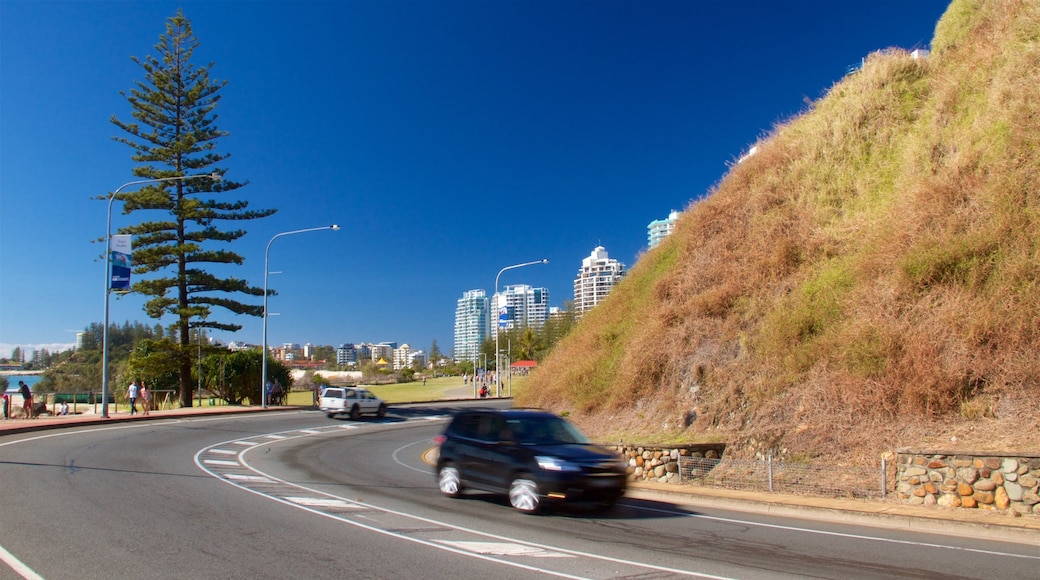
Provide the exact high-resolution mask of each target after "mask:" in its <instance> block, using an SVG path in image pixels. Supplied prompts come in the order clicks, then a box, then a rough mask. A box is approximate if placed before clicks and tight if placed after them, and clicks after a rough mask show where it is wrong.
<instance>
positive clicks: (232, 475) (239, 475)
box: [224, 473, 271, 483]
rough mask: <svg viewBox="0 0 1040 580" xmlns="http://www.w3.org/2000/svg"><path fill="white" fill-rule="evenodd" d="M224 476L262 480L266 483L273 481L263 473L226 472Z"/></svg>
mask: <svg viewBox="0 0 1040 580" xmlns="http://www.w3.org/2000/svg"><path fill="white" fill-rule="evenodd" d="M224 477H226V478H228V479H233V480H235V481H262V482H265V483H271V479H270V478H267V477H264V476H262V475H242V474H241V473H226V474H224Z"/></svg>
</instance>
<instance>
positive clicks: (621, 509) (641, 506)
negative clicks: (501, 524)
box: [452, 491, 699, 520]
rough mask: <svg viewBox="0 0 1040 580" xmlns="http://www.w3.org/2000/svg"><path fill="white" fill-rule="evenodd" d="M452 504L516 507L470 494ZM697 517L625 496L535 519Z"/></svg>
mask: <svg viewBox="0 0 1040 580" xmlns="http://www.w3.org/2000/svg"><path fill="white" fill-rule="evenodd" d="M452 501H464V502H470V501H472V502H484V503H489V504H495V505H497V506H501V507H502V508H504V509H507V510H512V509H513V507H512V506H510V505H509V499H508V498H507V497H505V496H503V495H499V494H494V493H489V492H480V491H467V492H466V493H465V494H463V495H461V496H459V497H457V498H453V499H452ZM695 515H699V512H696V511H693V510H690V509H688V508H687V507H682V506H679V505H677V504H674V503H670V502H664V501H656V500H649V499H641V498H640V499H636V498H631V497H622V498H621V499H619V500H618V502H617V503H616V504H615V505H613V506H611V507H609V508H604V507H602V506H598V505H595V504H591V503H583V502H574V503H560V504H554V505H549V506H544V507H543V508H542V509H541V510H540V511H539V512H538V513H537V514H536V515H535V516H534V517H561V518H568V519H596V520H658V519H665V518H682V517H689V516H695Z"/></svg>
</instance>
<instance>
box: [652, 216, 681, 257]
mask: <svg viewBox="0 0 1040 580" xmlns="http://www.w3.org/2000/svg"><path fill="white" fill-rule="evenodd" d="M678 219H679V212H677V211H675V210H674V209H673V210H672V212H671V213H669V214H668V218H667V219H663V220H654V221H652V222H650V225H648V226H646V229H647V237H648V238H649V240H650V249H651V250H652V249H654V248H656V247H657V244H660V243H661V240H663V239H665V238H667V237H668V236H669V235H671V233H672V231H674V230H675V222H676V221H677V220H678Z"/></svg>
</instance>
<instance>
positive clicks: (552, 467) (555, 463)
mask: <svg viewBox="0 0 1040 580" xmlns="http://www.w3.org/2000/svg"><path fill="white" fill-rule="evenodd" d="M534 460H535V461H537V462H538V467H541V468H542V469H544V470H546V471H565V472H573V471H581V467H579V466H577V465H575V464H573V463H571V462H570V461H565V460H563V459H560V458H559V457H548V456H545V455H539V456H538V457H535V458H534Z"/></svg>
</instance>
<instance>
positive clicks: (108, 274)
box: [101, 172, 221, 419]
mask: <svg viewBox="0 0 1040 580" xmlns="http://www.w3.org/2000/svg"><path fill="white" fill-rule="evenodd" d="M199 177H204V178H209V179H212V180H213V181H220V179H221V175H220V174H219V173H217V172H213V173H203V174H201V175H181V176H178V177H159V178H156V179H139V180H137V181H128V182H126V183H124V184H123V185H120V186H119V187H118V188H116V190H115V191H113V192H112V193H110V194H109V195H108V222H107V223H106V224H105V327H104V328H103V329H102V331H101V336H102V338H101V416H102V417H103V418H105V419H107V418H108V311H109V302H110V301H109V298H110V297H111V294H112V202H113V201H115V200H116V196H117V195H119V192H120V191H123V188H125V187H130V186H131V185H142V184H145V183H162V182H164V181H184V180H186V179H195V178H199Z"/></svg>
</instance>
